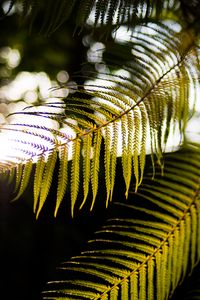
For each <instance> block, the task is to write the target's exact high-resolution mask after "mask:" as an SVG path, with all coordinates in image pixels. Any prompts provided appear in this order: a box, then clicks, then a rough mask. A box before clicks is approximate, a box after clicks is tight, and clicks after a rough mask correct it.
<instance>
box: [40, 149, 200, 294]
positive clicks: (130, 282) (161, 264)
mask: <svg viewBox="0 0 200 300" xmlns="http://www.w3.org/2000/svg"><path fill="white" fill-rule="evenodd" d="M167 156H168V159H167V160H166V171H165V173H166V177H165V175H164V177H161V176H160V177H158V178H157V181H156V182H154V181H153V180H152V179H151V178H152V177H151V172H152V171H151V170H150V171H149V172H147V176H146V177H145V179H144V182H143V186H144V187H146V188H145V191H143V190H142V187H139V188H138V193H139V194H138V193H135V192H131V194H130V195H129V199H128V203H126V204H124V203H115V204H114V207H113V208H116V209H117V210H116V209H114V212H113V213H114V216H115V217H114V218H111V219H110V220H108V221H107V225H106V226H103V227H102V229H101V230H100V231H97V232H96V233H95V237H96V238H94V239H93V240H91V241H90V242H89V250H87V249H86V251H83V252H82V254H81V255H80V256H77V257H73V258H71V259H70V260H69V261H68V262H66V263H64V264H63V265H61V267H60V270H61V271H62V272H64V273H63V276H64V277H65V282H63V281H59V280H58V281H55V282H49V283H48V285H47V289H49V291H48V292H45V291H44V293H43V295H44V299H46V298H45V297H46V296H47V295H48V296H51V295H52V296H54V297H55V299H57V298H56V295H57V296H58V297H59V290H60V288H61V290H62V293H63V297H66V298H67V297H70V298H71V299H76V295H77V290H78V291H79V289H80V290H81V291H82V290H83V289H84V292H85V297H87V296H88V297H89V296H90V295H91V292H92V291H94V289H95V285H94V288H93V286H92V283H93V281H95V282H98V283H100V282H102V283H103V285H102V286H98V292H96V294H94V295H93V296H92V298H91V299H96V300H97V299H104V297H105V295H107V299H109V300H110V299H113V298H114V299H115V298H116V299H119V297H121V296H122V295H126V299H150V300H151V299H159V300H164V299H167V297H168V296H169V295H171V294H172V293H173V291H174V290H175V288H176V287H177V285H178V284H179V283H180V282H181V281H182V280H183V279H184V278H185V276H186V274H188V273H189V272H190V271H191V268H194V266H195V265H196V264H197V262H198V261H199V260H200V256H199V244H198V240H199V237H198V232H199V228H198V225H197V222H199V220H198V216H199V213H200V212H199V207H200V206H199V187H200V169H199V159H200V146H199V145H197V146H196V149H195V148H193V146H191V148H190V149H189V148H187V149H186V150H182V151H179V152H177V153H173V154H168V155H167ZM191 158H192V161H193V168H194V169H193V171H188V169H187V167H188V163H189V162H190V159H191ZM177 159H178V160H179V161H182V165H181V168H180V169H179V170H184V171H181V172H180V176H182V178H183V183H182V184H181V183H180V182H179V181H178V182H176V179H175V178H173V180H171V179H170V176H169V174H170V173H169V174H168V172H167V167H168V162H169V166H170V172H171V171H172V170H173V169H174V171H175V170H177V166H176V160H177ZM195 161H196V163H195ZM194 170H195V171H194ZM188 172H189V173H190V176H195V182H196V183H197V185H195V186H194V185H192V184H190V187H189V188H188V189H189V190H190V192H189V190H188V189H185V188H182V187H184V180H185V178H186V179H187V178H188V175H187V173H188ZM163 178H164V180H165V182H166V183H167V187H165V186H163ZM178 179H179V178H178ZM150 182H151V186H154V188H155V190H156V188H158V189H160V187H162V189H163V194H166V198H167V199H168V197H169V196H170V197H171V207H173V206H174V201H175V202H176V204H178V203H177V202H179V203H180V206H178V205H176V210H177V211H178V213H177V214H176V215H175V214H174V213H173V211H172V210H170V209H168V207H165V206H163V205H162V204H163V203H165V200H163V198H162V195H161V194H158V195H159V196H158V195H156V196H155V198H154V201H153V202H152V201H151V202H150V201H149V199H148V198H146V192H147V190H149V191H150V187H149V183H150ZM172 183H173V184H172ZM177 190H179V191H180V193H179V194H175V195H174V191H177ZM188 192H189V194H190V195H191V197H190V198H188V201H187V204H186V206H185V198H184V195H185V193H186V194H188ZM181 194H182V195H183V197H182V196H181ZM131 195H133V197H134V198H135V199H132V197H131ZM139 195H140V196H139ZM173 195H174V196H173ZM152 199H153V196H152ZM133 200H134V201H133ZM182 204H184V205H182ZM149 208H151V209H149ZM136 216H137V218H138V217H139V218H138V219H136ZM163 216H165V217H163ZM143 220H144V221H143ZM171 220H173V221H172V222H171ZM197 220H198V221H197ZM198 224H199V223H198ZM194 227H195V228H196V230H194ZM141 241H142V243H143V247H140V244H141ZM145 247H146V250H144V249H145ZM148 249H149V250H148ZM191 265H192V266H191ZM59 276H61V274H60V275H59ZM71 276H73V278H74V279H75V280H77V281H78V282H79V283H80V280H81V278H82V276H83V277H84V279H85V283H84V285H79V284H78V285H74V287H73V288H72V287H71V285H70V287H69V282H70V281H71ZM87 282H88V284H87ZM63 285H64V286H65V289H63ZM86 285H87V286H88V294H87V290H86V289H85V286H86ZM52 287H53V292H51V290H52ZM89 287H90V288H89Z"/></svg>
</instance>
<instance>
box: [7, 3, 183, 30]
mask: <svg viewBox="0 0 200 300" xmlns="http://www.w3.org/2000/svg"><path fill="white" fill-rule="evenodd" d="M9 2H10V6H9V8H8V10H7V11H5V14H7V13H9V11H10V10H11V8H12V6H13V5H16V6H19V5H20V6H21V7H20V8H21V9H20V10H21V11H22V16H23V17H25V18H27V19H29V22H30V24H31V26H32V24H33V23H34V22H35V21H36V18H37V17H38V16H39V15H40V14H42V16H43V18H42V20H43V22H42V23H41V30H42V31H43V32H44V33H46V34H50V33H52V32H54V31H55V30H56V29H57V28H58V27H59V26H60V25H61V24H63V23H64V22H65V21H66V20H67V19H69V17H70V16H72V17H75V20H76V21H75V22H76V26H77V27H80V28H82V27H83V26H85V25H86V24H91V22H92V24H93V27H96V26H98V25H102V26H106V27H110V26H112V25H117V26H118V25H121V24H126V25H128V26H131V25H133V24H137V22H138V19H143V20H146V19H147V18H148V17H149V16H150V15H151V16H152V15H153V16H155V15H157V16H159V15H160V14H161V12H163V11H165V9H166V8H168V9H172V8H174V10H175V9H176V7H177V1H173V2H174V3H172V1H169V0H165V5H164V7H163V2H161V1H152V0H150V1H143V0H133V1H130V0H107V1H102V0H97V1H94V0H81V1H79V0H64V1H63V0H57V1H53V0H51V1H38V0H10V1H9Z"/></svg>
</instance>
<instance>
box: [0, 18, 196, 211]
mask: <svg viewBox="0 0 200 300" xmlns="http://www.w3.org/2000/svg"><path fill="white" fill-rule="evenodd" d="M180 41H181V46H180ZM121 43H122V44H123V47H126V48H127V49H129V52H130V55H129V56H128V57H124V56H123V53H119V54H118V55H115V56H114V57H113V61H111V62H110V64H111V65H112V66H113V67H114V68H116V69H117V72H115V71H113V72H110V73H109V72H106V73H102V74H97V75H96V77H95V80H94V77H93V81H87V82H86V84H85V86H84V87H80V88H79V90H78V92H77V93H76V95H75V96H71V97H68V98H67V99H66V102H65V104H64V103H63V102H54V103H52V102H51V103H50V104H49V105H47V106H46V111H44V108H41V110H40V109H38V108H37V111H33V109H32V108H31V110H28V109H27V110H25V111H22V112H19V113H18V114H16V116H18V119H19V121H16V120H15V121H12V124H11V125H2V126H1V136H0V138H1V137H2V139H5V138H7V143H8V148H12V147H13V149H15V152H11V153H10V152H9V151H8V153H6V156H5V158H4V159H3V161H2V162H1V163H0V169H1V171H2V172H6V171H8V172H11V171H10V170H11V169H12V167H15V168H16V191H17V190H18V183H21V185H22V186H21V188H20V192H19V194H18V196H19V195H21V193H22V191H24V189H25V185H26V184H27V182H28V180H27V178H28V175H30V172H31V167H33V164H34V163H36V164H39V166H37V167H36V170H35V172H36V175H35V183H34V195H35V196H34V202H35V203H34V210H35V212H36V213H37V215H38V214H39V212H40V210H41V208H42V206H43V204H44V202H45V200H46V197H47V194H48V191H49V188H50V183H49V182H48V180H52V174H53V170H54V167H55V158H56V156H57V155H56V153H60V170H59V175H58V177H59V180H58V193H57V202H56V209H55V211H56V212H55V214H56V213H57V210H58V207H59V206H60V203H61V201H62V199H63V197H64V194H65V191H66V190H67V188H68V187H69V189H70V190H71V208H72V214H73V211H74V207H75V205H76V201H77V195H78V192H79V190H80V189H82V188H83V190H84V196H83V202H82V204H81V207H82V205H83V204H84V203H85V201H86V199H87V196H88V193H89V190H90V189H91V190H92V194H93V200H92V203H91V208H92V207H93V205H94V203H95V199H96V195H97V192H98V183H99V166H100V154H101V150H102V148H103V147H104V148H105V151H104V173H105V174H104V175H105V185H106V190H107V200H106V203H107V204H108V202H109V201H110V200H111V199H112V194H113V188H114V180H115V172H116V158H117V155H118V156H120V155H121V156H122V170H123V176H124V180H125V185H126V191H125V192H126V195H128V191H129V187H130V182H131V178H132V174H134V177H135V181H136V185H135V189H136V190H137V188H138V186H139V184H140V183H141V182H142V178H143V173H144V167H145V156H146V153H147V151H150V152H152V155H153V154H155V155H156V157H157V161H158V162H159V163H160V165H161V167H162V166H163V163H162V153H163V152H164V151H165V147H166V142H167V139H168V136H169V134H170V133H173V131H175V129H177V128H178V130H179V134H180V135H183V134H184V130H185V126H186V124H187V119H188V117H189V111H190V109H189V98H190V93H191V92H192V93H193V94H195V93H197V86H198V77H199V65H198V55H199V53H198V49H197V48H196V46H195V44H194V41H193V38H192V32H188V33H187V32H184V33H182V32H180V33H177V32H173V31H172V30H170V29H169V28H168V27H167V26H165V25H163V24H160V25H159V26H158V25H157V24H154V23H149V24H147V25H143V26H139V27H137V28H136V29H135V31H134V33H133V34H132V35H131V37H130V41H129V42H125V41H121ZM111 48H112V47H111ZM111 53H112V52H111ZM121 62H122V63H121ZM111 65H110V66H111ZM87 79H88V78H87ZM11 117H12V116H11ZM22 117H23V119H24V117H29V118H28V119H27V121H21V118H22ZM41 119H49V120H51V121H52V123H53V124H54V125H55V124H56V125H55V127H53V125H52V127H51V126H47V125H46V126H44V125H39V124H40V122H41ZM59 127H62V130H60V128H59ZM16 137H17V138H16ZM148 140H150V143H149V145H148ZM148 147H149V148H151V150H148ZM67 149H68V150H67ZM63 151H64V152H63ZM52 155H53V159H52V160H51V159H50V157H51V156H52ZM71 159H72V164H71V169H69V168H68V164H67V161H68V160H71ZM37 161H38V162H37ZM27 163H28V164H29V167H28V170H27V171H25V170H24V168H25V167H24V164H25V165H26V164H27ZM48 166H49V167H48ZM48 172H50V173H48ZM66 173H68V175H67V174H66ZM80 176H83V184H82V183H81V182H80V180H79V178H80Z"/></svg>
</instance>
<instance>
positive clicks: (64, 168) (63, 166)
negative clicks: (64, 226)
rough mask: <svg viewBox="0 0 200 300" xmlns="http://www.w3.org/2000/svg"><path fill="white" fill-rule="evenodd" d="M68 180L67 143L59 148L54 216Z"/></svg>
mask: <svg viewBox="0 0 200 300" xmlns="http://www.w3.org/2000/svg"><path fill="white" fill-rule="evenodd" d="M67 180H68V145H64V146H63V147H62V148H61V149H60V168H59V174H58V189H57V198H56V207H55V211H54V216H56V214H57V211H58V208H59V206H60V204H61V202H62V200H63V197H64V195H65V192H66V189H67Z"/></svg>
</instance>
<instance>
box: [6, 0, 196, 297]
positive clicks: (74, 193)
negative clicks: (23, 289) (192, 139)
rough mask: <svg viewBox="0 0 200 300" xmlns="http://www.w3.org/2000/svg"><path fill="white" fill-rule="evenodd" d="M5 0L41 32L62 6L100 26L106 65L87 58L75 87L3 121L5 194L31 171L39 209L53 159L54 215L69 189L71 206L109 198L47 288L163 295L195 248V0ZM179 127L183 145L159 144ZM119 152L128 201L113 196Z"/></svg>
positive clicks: (79, 21) (187, 266)
mask: <svg viewBox="0 0 200 300" xmlns="http://www.w3.org/2000/svg"><path fill="white" fill-rule="evenodd" d="M13 6H15V7H18V8H19V11H20V12H21V15H22V16H23V18H24V19H29V24H30V26H31V27H32V26H33V27H34V24H35V23H37V21H38V20H39V21H40V22H41V19H42V22H41V24H40V28H41V32H43V33H45V34H47V35H49V34H51V33H53V32H54V31H55V30H56V29H57V28H59V27H60V26H61V25H62V24H63V23H64V22H65V21H66V20H68V19H69V18H72V19H73V20H75V29H77V28H80V29H83V28H84V27H90V28H92V29H95V30H94V39H95V38H96V36H97V38H98V35H99V36H101V37H102V36H104V35H105V33H107V40H106V41H105V45H104V46H105V49H104V51H103V52H105V53H103V55H102V57H103V58H102V60H101V63H100V64H101V65H102V68H100V66H97V65H96V64H95V68H96V71H95V72H94V71H89V70H87V74H86V75H84V76H83V77H84V80H86V81H85V83H84V84H83V85H79V86H78V90H77V91H76V93H74V94H72V95H69V96H68V97H67V98H66V99H64V101H60V102H58V101H54V102H52V101H51V102H50V103H49V104H46V106H44V107H42V106H38V107H37V109H36V108H33V107H32V108H27V109H25V110H23V111H21V112H17V113H16V114H14V116H15V117H18V119H17V120H16V119H15V120H14V121H12V117H13V115H10V116H8V118H7V121H8V124H1V125H0V136H2V137H3V138H4V137H5V136H7V137H8V141H9V145H11V147H12V148H13V149H15V150H16V152H15V153H14V154H12V155H9V154H8V155H7V158H6V159H4V160H2V161H1V162H0V173H1V175H2V177H3V175H5V179H6V180H7V179H8V181H9V184H11V185H12V183H13V182H14V183H15V187H14V189H13V200H17V199H18V198H19V197H21V196H22V194H23V193H24V191H25V189H26V188H27V187H28V186H29V184H30V179H31V175H32V174H34V180H33V181H34V182H33V198H34V200H33V202H34V203H33V211H34V213H35V215H36V217H38V216H39V214H40V212H41V210H42V208H43V206H44V204H45V202H46V200H47V196H48V194H49V191H50V188H51V187H52V182H53V177H54V175H55V174H56V172H55V170H56V167H57V166H58V175H57V177H58V178H57V193H56V201H55V210H54V216H56V215H57V213H58V210H59V208H60V206H61V203H62V201H63V199H65V198H66V194H67V195H68V196H69V198H70V201H71V202H70V210H71V216H74V212H75V210H76V209H77V208H78V209H80V208H82V207H83V206H84V205H85V204H86V203H87V204H88V203H89V204H90V209H91V210H92V209H93V207H94V206H95V204H96V198H97V196H99V195H100V196H102V199H101V200H102V201H104V202H105V207H108V208H109V209H110V210H109V213H110V215H111V217H110V218H109V219H108V220H107V221H106V223H105V225H104V226H103V227H102V228H101V229H100V230H98V231H97V232H96V233H95V234H94V238H93V240H91V241H89V242H88V246H87V249H86V250H85V251H83V252H82V253H81V254H80V255H78V256H75V257H72V258H71V259H70V260H69V261H67V262H65V263H63V264H62V265H61V266H60V267H59V274H58V277H57V278H59V279H57V280H55V281H50V282H49V283H48V285H47V287H46V290H45V291H44V292H43V299H57V300H58V299H96V300H97V299H103V300H108V299H109V300H116V299H122V300H125V299H133V300H146V299H148V300H153V299H158V300H162V299H168V298H169V297H171V296H172V294H173V293H174V291H175V290H176V288H177V286H178V285H179V284H180V283H181V282H183V280H184V279H185V277H186V276H187V275H188V274H191V273H192V271H193V269H194V267H195V266H196V265H197V263H198V262H199V260H200V204H199V199H200V194H199V190H200V181H199V179H200V163H199V161H200V146H199V145H198V144H195V143H188V142H187V141H186V139H185V132H186V127H187V124H188V120H189V118H190V117H191V116H192V114H193V113H194V112H195V105H194V106H193V107H191V103H190V98H191V97H193V98H194V99H195V98H197V96H198V91H199V69H200V66H199V36H198V30H197V29H198V27H199V25H198V22H196V20H198V17H199V10H196V11H195V10H194V9H192V8H191V7H196V2H195V1H191V7H190V8H189V6H188V4H186V2H185V1H184V0H182V1H167V0H166V1H163V2H162V1H143V0H141V1H140V0H136V1H129V0H123V1H122V0H119V1H115V0H109V1H104V0H97V1H94V0H84V1H78V0H70V1H53V0H51V1H46V2H45V1H36V0H21V1H20V0H16V1H15V0H11V1H10V7H9V11H10V9H11V8H12V7H13ZM181 10H182V12H183V13H184V14H182V13H181ZM41 15H42V18H41ZM164 16H165V18H164ZM180 16H181V18H180V20H181V21H179V22H177V23H176V22H175V21H177V20H179V17H180ZM184 16H185V17H184ZM92 17H93V20H92ZM40 18H41V19H40ZM169 20H170V21H171V22H172V23H173V22H174V24H175V27H174V28H173V26H171V24H170V22H169ZM188 23H189V24H190V26H187V24H188ZM121 25H123V26H124V28H126V29H127V31H128V29H130V31H128V33H127V34H129V33H130V32H131V33H130V34H129V36H128V37H127V39H126V38H123V37H122V39H119V38H118V36H117V28H118V27H119V26H121ZM176 25H178V29H177V28H176ZM179 27H180V28H179ZM102 28H103V29H102ZM98 30H99V32H98ZM114 30H115V31H116V32H115V33H116V36H115V37H114ZM91 43H93V42H91ZM94 61H95V59H94ZM98 67H99V69H100V70H101V71H98ZM25 116H26V117H28V119H27V121H23V119H22V121H21V118H22V117H25ZM10 119H11V121H10ZM41 119H43V120H44V119H45V120H51V121H52V125H48V123H47V125H46V124H45V125H40V120H41ZM9 121H10V122H9ZM54 125H55V126H54ZM176 131H178V133H179V137H180V138H179V141H178V143H176V147H177V148H179V151H177V152H174V153H171V154H166V155H164V156H163V153H164V152H167V151H168V149H167V148H166V147H167V142H168V138H169V136H170V135H171V134H172V135H175V132H176ZM148 146H149V147H150V149H148ZM170 150H172V151H175V149H170ZM147 154H150V155H151V161H152V165H151V167H149V165H148V167H147V166H146V156H147ZM118 156H121V159H120V163H121V166H120V167H121V173H122V175H123V178H124V182H125V190H124V193H125V196H126V198H127V202H122V201H121V199H118V202H116V201H114V203H110V202H111V200H112V198H113V194H114V189H115V181H116V179H118V177H119V175H121V174H119V173H117V171H116V170H117V160H118V158H117V157H118ZM101 170H103V172H102V171H101ZM102 174H103V175H102ZM102 177H103V178H102ZM100 180H101V181H100ZM102 180H103V185H104V188H105V190H106V196H105V197H104V196H103V193H101V189H100V188H99V186H100V182H101V183H102ZM99 190H100V191H99ZM101 194H102V195H101ZM104 198H105V199H104ZM67 201H68V199H67ZM195 293H196V291H195ZM197 293H198V289H197ZM195 295H196V294H195ZM195 295H194V297H195Z"/></svg>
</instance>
